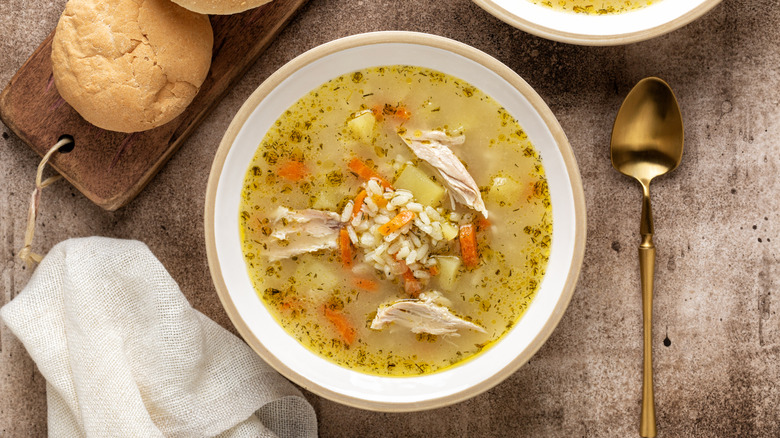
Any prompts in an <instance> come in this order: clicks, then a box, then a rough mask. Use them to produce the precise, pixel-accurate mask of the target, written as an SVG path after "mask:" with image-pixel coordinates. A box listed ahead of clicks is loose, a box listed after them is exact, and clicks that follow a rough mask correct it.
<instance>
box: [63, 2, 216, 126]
mask: <svg viewBox="0 0 780 438" xmlns="http://www.w3.org/2000/svg"><path fill="white" fill-rule="evenodd" d="M213 44H214V35H213V33H212V30H211V23H210V22H209V19H208V17H207V16H205V15H201V14H197V13H195V12H192V11H189V10H187V9H184V8H182V7H180V6H178V5H175V4H173V3H171V2H170V1H169V0H143V1H136V0H69V1H68V3H67V5H66V6H65V11H64V12H63V13H62V17H60V21H59V23H58V24H57V29H56V32H55V34H54V40H53V41H52V54H51V58H52V68H53V71H54V82H55V84H56V85H57V90H58V91H59V92H60V95H61V96H62V97H63V98H64V99H65V100H66V101H67V102H68V103H69V104H70V105H71V106H72V107H73V108H74V109H75V110H76V111H78V113H79V114H81V116H82V117H84V119H85V120H87V121H88V122H90V123H92V124H94V125H96V126H98V127H100V128H103V129H107V130H111V131H120V132H136V131H144V130H147V129H152V128H155V127H158V126H160V125H163V124H165V123H167V122H169V121H171V120H172V119H174V118H175V117H176V116H178V115H179V114H181V113H182V111H184V109H185V108H186V107H187V105H189V104H190V102H192V99H193V98H194V97H195V95H196V94H197V93H198V90H199V88H200V86H201V85H202V84H203V81H204V80H205V79H206V75H207V73H208V70H209V67H210V65H211V49H212V46H213Z"/></svg>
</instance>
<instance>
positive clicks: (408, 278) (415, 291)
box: [399, 260, 422, 298]
mask: <svg viewBox="0 0 780 438" xmlns="http://www.w3.org/2000/svg"><path fill="white" fill-rule="evenodd" d="M399 263H401V266H402V267H403V269H404V272H403V274H401V275H403V277H404V291H406V293H407V294H409V296H411V297H412V298H417V296H418V295H420V291H421V290H422V284H420V280H418V279H417V277H415V276H414V273H413V272H412V270H411V269H409V265H407V264H406V262H404V261H403V260H401V261H399Z"/></svg>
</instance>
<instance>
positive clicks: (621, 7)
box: [529, 0, 660, 15]
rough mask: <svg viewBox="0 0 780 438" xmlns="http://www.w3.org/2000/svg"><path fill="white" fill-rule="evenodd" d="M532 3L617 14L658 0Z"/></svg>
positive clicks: (545, 0) (547, 0) (541, 0)
mask: <svg viewBox="0 0 780 438" xmlns="http://www.w3.org/2000/svg"><path fill="white" fill-rule="evenodd" d="M529 1H531V2H532V3H534V4H537V5H542V6H547V7H549V8H552V9H555V10H558V11H566V12H576V13H580V14H595V15H604V14H619V13H622V12H628V11H632V10H635V9H639V8H643V7H645V6H649V5H651V4H653V3H657V2H659V1H660V0H529Z"/></svg>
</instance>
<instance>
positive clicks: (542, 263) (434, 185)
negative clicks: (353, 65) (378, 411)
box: [239, 66, 552, 376]
mask: <svg viewBox="0 0 780 438" xmlns="http://www.w3.org/2000/svg"><path fill="white" fill-rule="evenodd" d="M426 135H428V136H429V137H426ZM438 142H442V143H441V144H442V145H444V147H445V148H446V149H448V150H449V151H451V152H448V151H447V150H443V149H442V151H443V152H444V153H451V154H453V155H454V156H455V157H456V160H455V161H458V162H459V163H461V164H460V166H462V167H464V168H465V169H467V172H468V173H469V174H470V175H471V177H473V181H474V182H475V183H476V185H477V186H478V192H477V193H476V197H477V198H480V197H481V201H482V202H483V203H484V209H483V210H482V211H479V208H480V207H479V205H480V204H479V203H480V200H476V201H474V202H475V204H476V205H477V206H476V207H475V206H468V205H466V203H465V202H464V201H463V200H462V199H461V200H459V198H458V196H455V195H456V193H455V192H456V189H454V188H452V187H451V186H450V185H449V183H448V180H447V178H446V176H445V174H444V173H445V172H444V171H442V170H440V169H439V168H438V167H437V165H436V164H435V161H434V160H431V162H433V163H434V164H431V162H429V161H426V160H425V159H422V158H421V157H420V156H418V155H417V154H418V152H416V151H415V149H413V147H412V145H414V146H416V147H418V148H425V147H432V146H433V145H435V144H438ZM458 142H460V143H458ZM453 164H454V165H455V166H456V167H458V163H453ZM372 177H373V179H372ZM464 196H465V195H464ZM396 204H399V205H400V206H396ZM280 207H282V208H280ZM396 207H397V208H396ZM418 207H419V208H418ZM393 208H395V209H393ZM425 212H427V214H426V213H425ZM488 213H489V216H488V217H485V216H486V215H487V214H488ZM239 214H240V220H239V223H240V233H241V241H242V248H243V252H244V259H245V261H246V264H247V268H248V272H249V275H250V277H251V280H252V282H253V284H254V287H255V289H256V291H257V293H258V295H259V296H260V297H261V299H262V301H263V302H264V303H265V305H266V306H267V308H268V310H269V311H270V312H271V313H272V314H273V316H274V317H275V318H276V320H277V321H278V322H279V324H280V325H281V326H282V327H284V329H285V330H286V331H287V332H288V333H289V334H290V335H291V336H293V337H295V338H296V339H297V340H298V341H299V342H300V343H301V344H302V345H304V346H305V347H306V348H308V349H309V350H311V351H313V352H315V353H317V354H319V355H320V356H322V357H324V358H327V359H328V360H330V361H332V362H335V363H337V364H339V365H342V366H345V367H349V368H351V369H355V370H358V371H361V372H364V373H368V374H378V375H386V376H407V375H420V374H427V373H432V372H436V371H439V370H442V369H445V368H447V367H449V366H452V365H454V364H458V363H460V362H463V361H464V360H467V359H468V358H470V357H473V356H474V355H476V354H478V353H479V352H481V351H483V350H484V349H486V348H488V347H489V346H490V345H491V344H492V343H494V342H496V341H497V340H498V339H499V338H501V336H502V335H504V334H505V333H507V331H508V330H509V329H511V328H512V327H513V326H514V325H515V324H516V323H517V322H518V320H519V319H520V317H521V316H522V315H523V313H524V312H525V310H526V308H527V307H528V306H529V304H530V302H531V300H532V299H533V297H534V295H535V293H536V292H537V289H538V287H539V285H540V283H541V281H542V277H543V276H544V272H545V268H546V265H547V260H548V257H549V248H550V243H551V238H552V215H551V206H550V197H549V192H548V189H547V181H546V179H545V172H544V168H543V166H542V161H541V157H540V156H539V154H538V152H537V151H536V149H534V146H533V145H532V144H531V142H530V141H529V139H528V137H527V135H526V134H525V132H524V131H523V129H522V127H521V126H520V125H519V124H518V122H517V121H516V120H515V119H514V118H513V117H512V116H511V115H510V114H509V113H508V112H507V111H506V110H505V109H504V108H502V107H501V106H500V105H499V104H498V103H497V102H496V101H495V100H494V99H492V98H491V97H490V96H487V95H486V94H485V93H483V92H482V91H480V90H479V89H477V88H475V87H473V86H471V85H470V84H469V83H467V82H465V81H463V80H460V79H458V78H455V77H453V76H449V75H446V74H443V73H440V72H437V71H434V70H430V69H426V68H420V67H410V66H384V67H375V68H369V69H364V70H360V71H356V72H353V73H350V74H346V75H342V76H339V77H337V78H335V79H332V80H330V81H328V82H326V83H324V84H322V85H321V86H320V87H318V88H316V89H314V90H312V91H311V92H309V93H308V94H307V95H305V96H303V97H302V98H301V99H300V100H298V101H297V102H296V103H295V104H293V105H292V106H291V107H290V108H289V109H287V110H286V111H285V112H284V113H283V114H282V115H281V116H280V117H279V118H278V120H276V122H275V123H274V124H273V126H272V127H271V128H270V129H269V131H268V132H267V134H266V135H265V137H264V138H263V139H262V141H261V142H260V145H259V147H258V149H257V152H256V154H255V156H254V158H253V160H252V162H251V163H250V165H249V168H248V172H247V174H246V176H245V180H244V187H243V191H242V200H241V206H240V212H239ZM399 218H400V219H399ZM390 219H392V220H390ZM404 221H406V222H404ZM426 222H427V224H426ZM356 224H357V225H356ZM308 225H317V226H318V227H319V228H318V231H311V230H306V229H305V228H304V227H306V226H308ZM320 231H322V234H328V233H331V232H332V233H335V235H336V236H337V244H336V245H335V246H334V243H333V241H332V240H328V239H330V238H331V236H330V235H329V236H326V237H321V236H320V235H319V234H317V233H319V232H320ZM385 231H386V232H387V233H385ZM404 233H406V234H404ZM453 233H454V237H453ZM413 234H414V235H413ZM302 235H304V236H303V237H301V236H302ZM308 238H311V239H314V240H316V242H315V243H314V246H312V250H310V251H304V252H302V253H299V252H298V251H296V247H297V246H298V245H299V243H301V241H297V240H296V239H303V240H305V239H308ZM286 239H287V240H286ZM426 239H427V240H426ZM385 242H386V243H387V244H386V245H385ZM383 246H384V248H383ZM317 248H319V249H317ZM399 248H400V249H399ZM392 251H395V252H394V253H393V254H392V255H390V253H391V252H392ZM412 251H414V253H412ZM393 305H395V306H396V307H392V306H393ZM404 306H406V307H404ZM414 306H416V307H414ZM418 311H421V312H422V313H423V315H418V313H417V312H418ZM433 314H435V315H434V316H431V315H433ZM382 316H387V317H388V318H391V319H390V320H383V321H379V320H380V319H381V317H382ZM393 316H395V317H400V318H407V317H409V318H411V317H420V318H422V320H420V321H421V322H420V324H418V325H415V326H410V324H412V323H411V322H409V321H406V322H404V321H400V320H392V317H393ZM425 318H437V320H436V322H435V324H434V323H433V322H431V321H430V320H429V319H425ZM377 321H379V322H377ZM415 321H417V320H415ZM414 323H415V324H416V322H414ZM421 325H422V326H425V327H421ZM372 327H373V328H372ZM453 327H455V328H453Z"/></svg>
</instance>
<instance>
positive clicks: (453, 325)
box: [371, 292, 486, 336]
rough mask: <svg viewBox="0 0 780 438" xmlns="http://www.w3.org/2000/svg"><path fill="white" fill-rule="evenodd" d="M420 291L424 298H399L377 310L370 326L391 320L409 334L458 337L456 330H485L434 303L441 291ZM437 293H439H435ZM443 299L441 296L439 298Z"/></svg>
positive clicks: (388, 322)
mask: <svg viewBox="0 0 780 438" xmlns="http://www.w3.org/2000/svg"><path fill="white" fill-rule="evenodd" d="M425 294H428V293H427V292H426V293H424V294H421V295H420V296H421V297H424V298H423V299H414V300H399V301H396V302H394V303H393V304H390V305H387V306H382V307H380V308H379V310H377V312H376V316H375V317H374V320H373V321H371V328H372V329H374V330H381V329H383V328H385V327H386V326H387V325H389V324H391V323H396V324H398V325H401V326H404V327H408V328H409V329H411V331H412V333H429V334H432V335H445V336H447V335H449V336H460V334H459V333H458V330H459V329H471V330H476V331H478V332H481V333H486V332H485V329H483V328H482V327H480V326H478V325H476V324H474V323H472V322H468V321H466V320H465V319H462V318H459V317H457V316H455V315H454V314H453V313H452V312H451V311H450V309H448V308H447V307H445V306H442V305H440V304H437V302H436V301H438V297H441V295H440V294H438V293H436V292H435V293H434V294H429V295H427V296H426V295H425ZM435 294H438V295H435ZM441 298H443V297H441Z"/></svg>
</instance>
